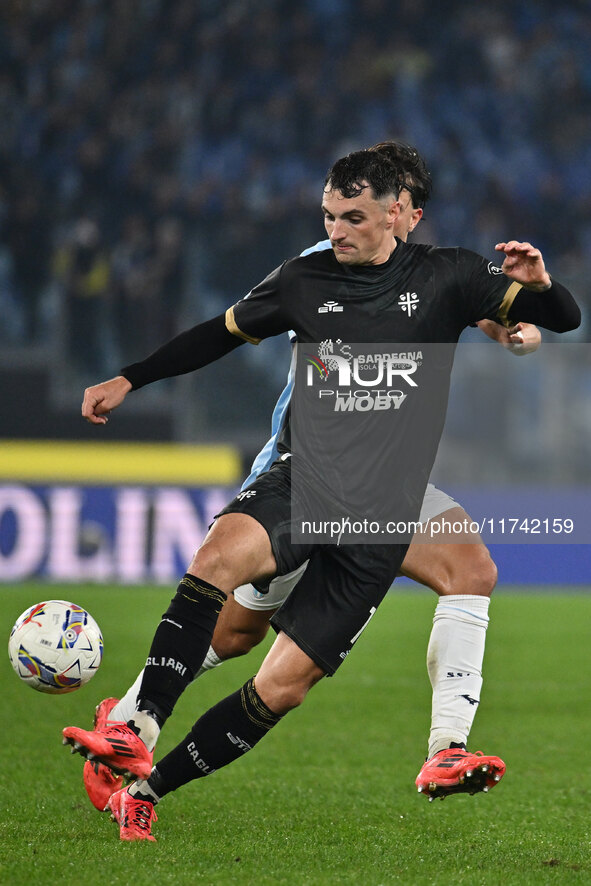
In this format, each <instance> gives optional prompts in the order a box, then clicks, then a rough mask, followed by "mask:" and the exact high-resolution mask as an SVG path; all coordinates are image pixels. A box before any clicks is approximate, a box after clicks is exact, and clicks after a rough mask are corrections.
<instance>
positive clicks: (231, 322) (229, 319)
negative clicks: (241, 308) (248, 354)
mask: <svg viewBox="0 0 591 886" xmlns="http://www.w3.org/2000/svg"><path fill="white" fill-rule="evenodd" d="M226 329H227V330H228V332H231V333H232V335H237V336H238V338H243V339H244V341H248V342H250V343H251V345H260V343H261V342H262V338H254V336H252V335H247V334H246V332H242V330H241V329H240V327H239V326H238V324H237V323H236V320H235V319H234V306H232V307H231V308H228V310H227V311H226Z"/></svg>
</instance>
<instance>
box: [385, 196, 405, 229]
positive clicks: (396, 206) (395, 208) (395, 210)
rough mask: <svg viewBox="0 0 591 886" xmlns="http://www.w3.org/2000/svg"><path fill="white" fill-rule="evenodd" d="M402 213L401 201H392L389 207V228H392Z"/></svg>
mask: <svg viewBox="0 0 591 886" xmlns="http://www.w3.org/2000/svg"><path fill="white" fill-rule="evenodd" d="M401 211H402V206H401V205H400V200H392V202H391V203H390V204H389V205H388V227H391V226H392V225H393V224H394V223H395V222H396V220H397V219H398V216H399V215H400V213H401Z"/></svg>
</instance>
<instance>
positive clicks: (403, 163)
mask: <svg viewBox="0 0 591 886" xmlns="http://www.w3.org/2000/svg"><path fill="white" fill-rule="evenodd" d="M369 150H370V151H376V152H377V153H379V154H382V155H383V156H385V157H387V158H388V159H389V160H390V161H391V162H392V163H394V164H395V165H396V166H398V167H401V168H402V170H403V173H404V183H403V185H402V187H403V188H404V189H405V190H407V191H408V192H409V194H410V196H411V199H412V205H413V206H414V208H415V209H418V208H419V207H421V208H422V207H424V205H425V203H426V202H427V200H428V199H429V197H430V196H431V188H432V185H433V183H432V181H431V173H430V172H429V170H428V169H427V166H426V165H425V161H424V159H423V158H422V157H421V155H420V154H419V152H418V151H417V149H416V148H413V146H412V145H407V144H405V143H404V142H398V141H385V142H379V143H378V144H377V145H372V147H371V148H369Z"/></svg>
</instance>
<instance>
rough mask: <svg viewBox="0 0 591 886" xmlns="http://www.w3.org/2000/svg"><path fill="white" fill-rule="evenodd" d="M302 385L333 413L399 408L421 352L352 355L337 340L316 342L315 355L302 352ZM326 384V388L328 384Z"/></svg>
mask: <svg viewBox="0 0 591 886" xmlns="http://www.w3.org/2000/svg"><path fill="white" fill-rule="evenodd" d="M305 360H306V386H307V387H309V388H315V389H317V391H318V398H319V399H320V400H326V401H327V402H329V403H331V404H332V408H333V410H334V411H335V412H370V411H381V410H387V409H400V407H401V406H402V404H403V403H404V401H405V400H406V398H407V396H408V393H406V392H405V391H408V390H409V389H412V388H416V387H418V384H417V382H416V380H415V379H414V378H413V376H414V374H415V373H416V371H417V369H418V368H419V366H420V365H421V363H422V360H423V354H422V351H408V352H403V353H390V352H376V351H375V350H374V351H372V352H370V353H363V354H354V353H353V346H352V345H348V344H344V343H343V342H342V341H341V340H340V339H337V341H336V342H333V341H332V339H327V340H326V341H323V342H321V343H320V345H319V347H318V356H316V355H314V354H308V353H306V354H305ZM329 385H330V387H329Z"/></svg>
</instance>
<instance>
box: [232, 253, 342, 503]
mask: <svg viewBox="0 0 591 886" xmlns="http://www.w3.org/2000/svg"><path fill="white" fill-rule="evenodd" d="M330 248H331V246H330V240H320V241H319V242H318V243H316V244H315V245H314V246H309V247H308V249H304V251H303V252H302V253H300V255H310V254H311V253H312V252H323V251H324V250H325V249H330ZM289 340H290V342H291V344H292V346H293V345H294V344H295V342H296V336H295V333H294V332H290V333H289ZM294 374H295V348H293V347H292V354H291V363H290V365H289V372H288V374H287V384H286V385H285V387H284V388H283V390H282V391H281V393H280V395H279V399H278V400H277V403H276V404H275V408H274V410H273V415H272V417H271V436H270V438H269V439H268V440H267V442H266V443H265V445H264V446H263V448H262V449H261V451H260V452H259V454H258V455H257V457H256V458H255V460H254V461H253V463H252V467H251V469H250V474H249V475H248V477H247V478H246V480H245V481H244V483H243V484H242V486H241V489H246V487H247V486H250V484H251V483H253V482H254V481H255V480H256V478H257V477H258V476H259V474H263V473H264V472H265V471H268V470H269V468H270V467H271V465H272V464H273V462H274V461H276V459H277V456H278V454H279V453H278V451H277V439H278V437H279V432H280V431H281V427H282V425H283V419H284V418H285V413H286V411H287V408H288V406H289V401H290V399H291V392H292V389H293V379H294Z"/></svg>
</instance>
